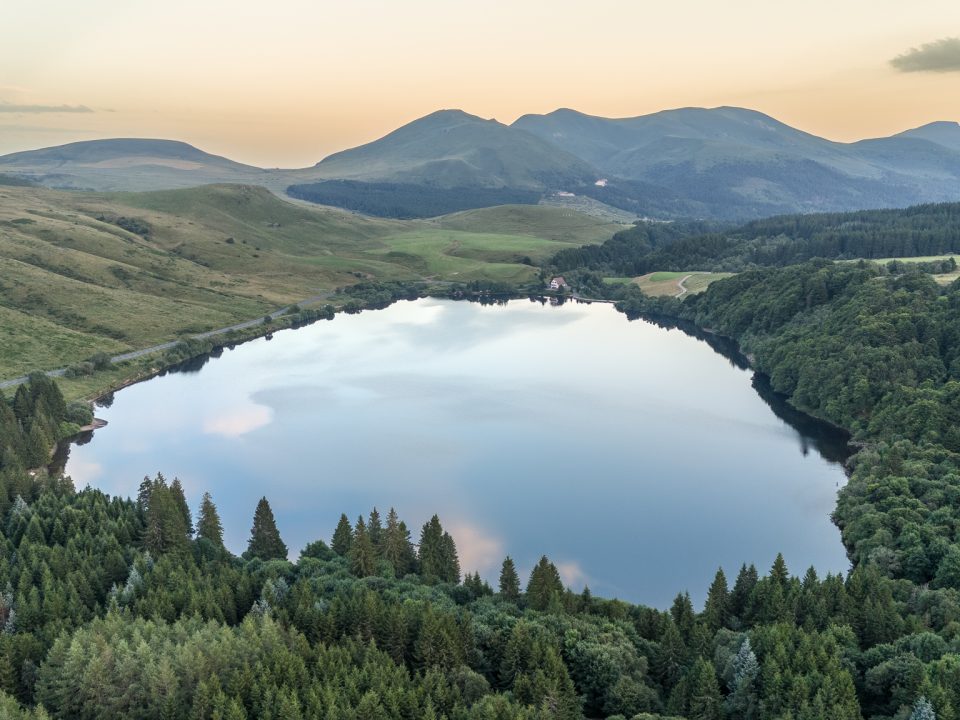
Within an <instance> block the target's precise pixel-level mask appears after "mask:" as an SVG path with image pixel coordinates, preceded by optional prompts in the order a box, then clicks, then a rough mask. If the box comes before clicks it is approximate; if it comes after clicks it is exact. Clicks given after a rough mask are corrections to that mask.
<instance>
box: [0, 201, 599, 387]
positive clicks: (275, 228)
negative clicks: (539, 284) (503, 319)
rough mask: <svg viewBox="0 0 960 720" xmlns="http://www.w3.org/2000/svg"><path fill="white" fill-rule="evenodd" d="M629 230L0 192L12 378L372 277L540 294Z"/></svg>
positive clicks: (522, 209) (220, 323)
mask: <svg viewBox="0 0 960 720" xmlns="http://www.w3.org/2000/svg"><path fill="white" fill-rule="evenodd" d="M617 229H618V226H617V225H616V224H613V223H609V222H606V221H603V220H598V219H595V218H592V217H590V216H587V215H583V214H580V213H576V212H574V211H571V210H569V209H564V208H554V207H545V206H503V207H498V208H486V209H483V210H473V211H467V212H462V213H456V214H453V215H449V216H445V217H441V218H433V219H429V220H416V221H397V220H384V219H379V218H369V217H365V216H360V215H356V214H352V213H348V212H345V211H341V210H336V209H329V208H313V207H307V206H304V205H301V204H296V203H291V202H286V201H284V200H282V199H280V198H278V197H277V196H275V195H273V194H272V193H270V192H269V191H267V190H265V189H263V188H261V187H255V186H248V185H210V186H204V187H198V188H191V189H186V190H165V191H157V192H145V193H88V192H62V191H55V190H48V189H43V188H33V187H15V186H3V187H0V380H3V379H8V378H12V377H17V376H19V375H22V374H24V373H26V372H29V371H32V370H47V369H53V368H57V367H62V366H65V365H69V364H72V363H75V362H78V361H81V360H84V359H86V358H88V357H90V355H92V354H93V353H96V352H101V351H102V352H107V353H111V354H115V353H120V352H124V351H128V350H134V349H138V348H142V347H147V346H151V345H154V344H158V343H162V342H166V341H169V340H174V339H177V338H179V337H183V336H188V335H191V334H195V333H199V332H204V331H208V330H212V329H216V328H221V327H226V326H229V325H232V324H234V323H237V322H241V321H244V320H248V319H251V318H256V317H258V316H262V315H263V314H265V313H267V312H270V311H273V310H276V309H277V308H280V307H283V306H284V305H287V304H290V303H293V302H296V301H299V300H301V299H303V298H308V297H314V296H317V295H322V294H324V293H328V292H330V291H332V290H334V289H335V288H337V287H342V286H345V285H349V284H352V283H356V282H358V281H360V280H404V281H419V280H436V281H463V282H468V281H471V280H495V281H504V282H518V283H522V282H528V281H535V280H536V278H537V275H538V272H539V268H538V267H537V265H538V263H540V262H543V261H544V260H546V259H547V258H548V257H550V256H551V255H552V254H553V253H555V252H556V251H557V250H560V249H562V248H564V247H569V246H570V245H582V244H585V243H599V242H603V241H604V240H606V239H608V238H609V237H610V236H611V235H612V234H613V233H614V232H615V231H616V230H617Z"/></svg>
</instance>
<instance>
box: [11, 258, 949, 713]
mask: <svg viewBox="0 0 960 720" xmlns="http://www.w3.org/2000/svg"><path fill="white" fill-rule="evenodd" d="M618 292H620V293H621V297H620V304H619V307H620V309H621V310H623V311H624V312H627V313H630V314H637V313H645V314H651V313H656V314H659V316H660V317H667V316H669V317H673V318H677V319H685V320H692V321H694V322H696V323H697V324H698V325H700V326H701V327H708V328H711V329H713V330H715V331H717V332H720V333H723V334H725V335H728V336H730V337H733V338H735V339H736V340H738V342H739V343H740V345H741V347H742V348H743V349H744V351H746V352H748V353H750V354H751V356H752V357H753V358H754V361H755V363H756V365H757V367H758V368H759V369H760V370H761V371H763V372H765V373H767V374H768V375H769V376H770V378H771V382H772V384H773V386H774V388H775V389H776V390H778V391H780V392H784V393H788V394H789V395H791V396H792V398H793V402H794V403H795V404H796V405H797V406H798V407H800V408H802V409H804V410H806V411H808V412H811V413H813V414H816V415H819V416H820V417H823V418H825V419H827V420H830V421H831V422H834V423H836V424H838V425H842V426H844V427H847V428H849V429H850V430H851V431H852V433H853V435H854V438H855V440H856V441H857V442H858V443H861V444H862V449H861V450H860V452H859V453H857V455H855V457H854V459H853V462H852V475H851V478H850V482H849V484H848V486H847V487H846V488H844V489H843V490H842V492H841V493H840V498H839V503H838V506H837V509H836V512H835V521H836V522H837V524H838V525H839V526H840V528H841V530H842V534H843V540H844V543H845V545H846V547H847V549H848V552H849V555H850V558H851V561H852V570H851V572H850V573H849V574H848V575H847V576H845V577H841V576H836V575H828V576H826V577H822V578H821V577H818V576H817V574H816V572H815V571H813V570H812V569H810V570H806V571H804V570H803V569H802V568H800V569H797V570H798V571H799V572H798V574H796V575H795V574H793V573H791V572H790V570H789V569H788V568H787V567H786V566H785V564H784V562H783V560H782V558H780V557H778V558H777V561H776V562H775V563H774V565H773V566H772V567H771V568H761V569H759V570H758V569H757V568H754V567H752V566H744V567H741V568H740V569H739V571H738V572H737V574H736V575H735V576H733V577H727V576H726V575H725V574H724V572H723V571H722V570H719V571H718V572H717V574H716V576H715V577H714V578H713V579H712V580H711V579H710V578H704V587H708V588H709V592H708V596H707V601H706V604H705V606H704V607H703V608H696V607H694V606H693V604H692V603H691V601H690V598H689V595H688V594H687V593H686V592H680V593H679V594H678V595H677V597H676V600H675V601H674V603H673V605H672V606H671V607H670V608H669V609H668V610H657V609H653V608H647V607H642V606H636V605H631V604H628V603H625V602H622V601H619V600H611V599H602V598H596V597H593V596H592V595H591V594H590V592H589V590H588V589H585V590H583V592H573V591H572V590H570V589H567V588H564V586H563V584H562V582H561V579H560V575H559V572H558V571H557V568H556V566H554V565H553V563H551V562H550V560H549V559H548V558H546V557H544V558H542V559H541V561H540V562H539V563H538V564H537V565H536V566H535V568H534V569H533V570H532V572H531V574H530V576H529V578H521V577H519V575H518V572H517V569H516V566H515V565H514V563H513V561H512V560H511V559H510V558H509V557H508V558H505V559H504V562H503V567H502V570H501V572H500V574H499V578H497V582H496V583H495V586H491V585H490V584H488V582H487V581H486V580H485V579H483V578H481V577H480V576H479V575H477V574H475V573H472V571H471V569H470V568H461V566H460V563H459V559H458V553H457V549H456V545H455V542H454V540H453V538H452V537H451V535H450V534H449V533H448V532H446V531H445V530H444V529H443V526H442V524H441V520H440V519H439V518H437V517H433V518H432V519H431V520H430V521H428V522H427V523H426V524H425V525H424V526H423V527H422V528H421V529H420V531H419V532H418V533H413V532H411V530H410V529H409V528H408V527H407V525H406V524H405V523H404V522H403V521H402V520H401V519H400V518H398V517H397V515H396V513H395V512H393V511H392V510H391V511H389V512H388V513H386V515H385V516H382V515H381V514H380V513H379V512H378V511H377V510H376V509H374V510H373V511H371V512H370V513H368V514H364V515H361V516H358V517H356V518H355V519H353V520H351V519H349V518H348V517H347V516H346V515H343V516H341V518H340V521H339V524H338V525H337V528H336V531H335V532H334V534H333V536H332V537H331V538H330V539H329V544H328V543H327V542H326V541H325V540H324V539H319V538H318V539H317V540H316V541H315V542H313V543H311V544H310V545H308V546H307V547H306V548H303V550H302V551H301V552H300V554H299V558H298V560H297V561H296V562H290V561H288V560H287V556H288V548H287V546H286V545H285V544H284V542H283V540H282V538H281V537H280V533H279V532H278V530H277V526H276V523H275V521H274V518H273V513H272V511H271V509H270V505H269V501H268V499H267V498H263V499H262V500H261V501H260V503H259V504H258V506H257V507H256V508H255V512H254V513H253V520H252V528H251V534H250V540H249V544H248V548H247V551H246V552H245V553H243V555H242V556H241V557H237V556H234V555H232V554H231V553H230V552H228V551H227V550H226V548H225V547H224V546H223V527H222V523H221V521H220V519H219V517H218V515H217V510H216V505H215V503H214V500H213V498H211V497H210V496H209V495H204V497H203V498H202V499H201V500H200V503H199V513H198V514H197V516H196V517H194V516H192V514H191V512H190V509H189V506H188V503H187V500H186V498H185V496H184V493H183V488H182V486H181V484H180V482H179V481H178V480H176V479H173V480H167V479H166V478H164V477H163V476H160V475H158V476H157V477H155V478H152V479H150V478H145V479H144V481H143V482H142V483H141V485H140V488H139V492H138V494H137V497H136V499H131V500H125V499H121V498H111V497H109V496H107V495H104V494H103V493H102V492H100V491H97V490H92V489H89V488H88V489H84V490H81V491H77V490H75V489H74V488H73V487H72V485H71V483H70V482H69V481H68V480H64V479H60V478H57V477H52V476H49V475H47V474H46V473H45V472H44V471H42V470H41V471H39V472H33V473H31V472H28V471H27V468H29V467H31V466H36V465H37V462H36V460H37V459H38V458H40V459H42V456H43V454H42V453H40V450H39V448H40V447H41V445H40V443H41V442H42V443H45V444H44V445H43V447H45V448H49V443H50V441H51V440H52V439H54V438H56V437H60V436H61V433H63V432H67V431H69V429H70V427H69V425H64V423H69V422H70V420H69V418H70V413H71V408H69V407H67V406H66V405H65V403H63V401H62V398H61V397H60V396H59V392H58V390H57V387H56V385H55V384H54V383H53V382H51V381H49V380H47V379H45V378H42V377H39V376H37V377H34V378H33V379H32V381H31V383H30V384H28V385H25V386H22V387H21V388H20V389H18V390H17V393H16V394H15V395H14V397H13V398H11V399H9V400H5V401H4V402H3V403H0V413H2V414H3V432H4V448H5V449H4V454H3V470H2V482H3V488H2V489H3V492H2V493H0V503H2V504H3V508H2V509H3V518H4V520H3V526H2V527H3V531H4V551H3V556H2V558H0V587H2V588H5V589H4V590H3V593H2V596H0V625H2V627H3V632H2V634H0V690H2V695H0V708H3V712H5V713H6V715H7V716H9V717H13V718H16V717H23V718H43V717H55V718H127V717H143V718H184V719H186V718H231V719H234V718H313V717H324V718H357V719H358V720H360V719H364V720H365V719H366V718H398V719H399V718H403V719H407V718H444V717H445V718H451V719H452V718H571V719H574V718H584V717H586V718H600V717H606V718H641V719H643V718H656V717H676V718H691V719H693V718H696V719H698V720H699V719H720V718H756V719H758V720H761V719H762V720H767V719H770V720H773V719H786V718H791V719H796V720H808V719H809V720H814V719H819V718H841V719H845V718H849V719H851V720H856V719H857V718H863V719H864V720H867V719H876V720H880V719H881V718H903V719H904V720H907V719H908V718H926V717H937V718H941V719H946V720H950V719H951V718H956V717H957V713H958V710H960V654H958V651H960V594H958V588H960V535H958V528H960V512H958V509H957V508H958V507H960V455H958V453H960V435H957V431H956V418H957V413H958V412H960V400H958V399H957V398H960V392H958V390H957V388H956V387H954V386H955V385H956V386H958V387H960V378H958V377H957V376H958V374H960V359H958V358H960V320H958V319H957V318H958V314H957V309H958V306H960V287H956V286H954V287H949V288H940V287H938V286H937V285H936V284H935V283H934V282H933V281H932V280H931V279H930V278H929V277H928V276H925V275H922V274H920V273H911V274H907V275H902V276H891V275H889V273H886V272H884V271H882V270H881V269H879V268H877V267H876V266H873V265H870V264H866V263H864V264H860V265H858V264H856V263H853V264H851V263H843V264H833V263H828V262H823V261H817V262H811V263H807V264H805V265H801V266H794V267H789V268H783V269H767V270H756V271H751V272H747V273H743V274H741V275H739V276H737V277H734V278H731V279H728V280H725V281H719V282H717V283H714V285H712V286H711V288H710V289H709V290H708V291H707V292H706V293H704V294H703V295H699V296H695V297H692V298H690V299H688V300H686V301H683V302H680V301H676V300H669V299H655V300H651V299H648V298H645V297H644V296H642V295H640V294H639V293H638V292H635V291H633V290H632V289H630V288H627V289H620V290H619V291H618ZM74 410H75V409H74ZM38 427H39V428H41V429H42V430H43V433H44V434H43V437H42V438H41V437H40V436H39V432H40V431H39V430H36V429H35V428H38ZM58 427H60V428H62V430H56V429H55V428H58ZM34 434H35V435H36V443H35V447H33V448H31V442H30V438H31V435H34ZM41 464H42V463H41ZM252 510H254V509H252ZM628 558H629V552H625V554H624V572H630V567H629V559H628ZM490 580H493V578H491V579H490ZM931 713H932V714H931Z"/></svg>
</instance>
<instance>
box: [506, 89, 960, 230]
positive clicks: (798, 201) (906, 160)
mask: <svg viewBox="0 0 960 720" xmlns="http://www.w3.org/2000/svg"><path fill="white" fill-rule="evenodd" d="M513 127H515V128H518V129H521V130H525V131H526V132H529V133H531V134H533V135H537V136H538V137H540V138H541V139H543V140H545V141H548V142H552V143H554V144H555V145H557V146H558V147H559V148H561V149H563V150H566V151H567V152H569V153H572V154H574V155H577V156H578V157H580V158H582V159H584V160H586V161H587V162H590V163H591V164H593V165H594V166H595V167H597V168H598V169H599V170H600V171H601V172H602V173H603V174H604V175H606V176H607V178H608V182H607V183H606V187H598V188H597V189H591V188H582V189H581V192H585V193H586V194H589V195H591V196H592V197H595V198H596V199H599V200H602V201H605V202H609V203H610V204H613V205H618V206H624V204H625V203H626V204H630V203H632V204H634V205H635V206H636V207H635V208H634V209H636V210H637V211H638V212H649V213H650V214H657V213H658V212H661V213H665V214H667V215H684V214H689V215H695V216H704V217H721V218H746V217H759V216H762V215H771V214H776V213H786V212H816V211H843V210H852V209H858V208H871V207H897V206H905V205H910V204H914V203H920V202H932V201H944V200H951V199H953V200H956V199H960V129H958V128H957V126H956V124H954V123H934V124H933V125H928V126H925V127H924V128H918V129H917V130H914V131H908V132H907V133H903V134H901V135H899V136H894V137H890V138H879V139H875V140H866V141H861V142H858V143H838V142H832V141H830V140H826V139H824V138H820V137H817V136H815V135H811V134H809V133H806V132H803V131H800V130H797V129H795V128H792V127H790V126H789V125H786V124H784V123H782V122H780V121H778V120H776V119H774V118H771V117H769V116H768V115H764V114H763V113H759V112H756V111H753V110H746V109H743V108H733V107H720V108H713V109H706V108H681V109H678V110H667V111H663V112H658V113H654V114H652V115H644V116H640V117H634V118H622V119H610V118H600V117H593V116H589V115H584V114H583V113H579V112H576V111H574V110H569V109H561V110H556V111H554V112H552V113H549V114H547V115H525V116H523V117H521V118H519V119H518V120H517V121H516V122H514V124H513ZM955 144H956V145H955Z"/></svg>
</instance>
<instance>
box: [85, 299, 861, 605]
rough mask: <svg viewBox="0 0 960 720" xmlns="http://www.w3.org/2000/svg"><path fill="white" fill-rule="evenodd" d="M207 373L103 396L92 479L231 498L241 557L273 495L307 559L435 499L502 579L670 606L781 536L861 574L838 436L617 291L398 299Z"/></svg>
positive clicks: (815, 560)
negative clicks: (356, 524) (311, 549)
mask: <svg viewBox="0 0 960 720" xmlns="http://www.w3.org/2000/svg"><path fill="white" fill-rule="evenodd" d="M198 365H201V367H200V368H199V369H196V368H195V369H194V370H193V371H189V372H176V373H169V374H166V375H164V376H162V377H158V378H155V379H153V380H150V381H148V382H144V383H141V384H139V385H134V386H132V387H130V388H127V389H125V390H122V391H120V392H118V393H117V394H116V397H115V399H114V401H113V403H112V405H111V406H110V407H107V408H100V409H99V410H98V411H97V416H98V417H102V418H103V419H105V420H107V421H109V425H108V426H107V427H106V428H103V429H102V430H98V431H96V433H95V434H94V437H93V439H92V441H90V442H88V443H85V444H82V445H77V446H74V447H73V448H72V449H71V451H70V457H69V460H68V462H67V467H66V470H67V473H68V474H70V475H71V476H72V477H73V479H74V482H75V483H76V485H77V487H82V486H84V485H86V484H88V483H89V484H90V485H92V486H95V487H98V488H101V489H103V490H104V491H106V492H109V493H112V494H120V495H124V496H132V495H135V494H136V491H137V485H138V484H139V482H140V480H141V479H142V478H143V476H144V475H146V474H149V475H151V476H152V475H154V474H155V473H156V472H157V471H161V472H163V474H164V475H166V476H167V477H168V478H173V477H174V476H177V477H179V478H180V479H181V481H182V482H183V485H184V487H185V489H186V492H187V497H188V500H189V501H190V504H191V506H193V507H194V508H196V507H197V505H198V504H199V500H200V496H201V495H202V493H203V492H204V491H205V490H209V491H210V492H211V493H212V494H213V498H214V501H215V502H216V503H217V506H218V507H219V510H220V514H221V517H222V519H223V522H224V525H225V539H226V542H227V545H228V547H230V549H231V550H233V551H234V552H238V553H239V552H241V551H243V550H244V549H245V546H246V541H247V538H248V536H249V531H250V524H251V519H252V516H253V510H254V507H255V505H256V502H257V500H258V499H259V498H260V496H261V495H266V496H267V497H268V499H269V500H270V503H271V505H272V507H273V510H274V513H275V514H276V517H277V523H278V525H279V528H280V531H281V534H282V535H283V538H284V540H285V541H286V542H287V545H288V546H289V547H290V550H291V557H292V558H296V556H297V554H298V552H299V550H300V549H301V548H302V547H303V546H304V545H305V544H306V543H307V542H310V541H312V540H314V539H317V538H323V539H324V540H327V541H328V542H329V539H330V536H331V534H332V532H333V529H334V526H335V525H336V522H337V519H338V518H339V516H340V513H341V512H346V513H347V514H348V515H349V516H350V517H351V518H354V519H355V518H356V516H357V515H358V514H359V513H364V514H366V513H367V512H369V510H370V508H371V507H372V506H374V505H375V506H377V507H378V508H379V509H380V511H381V513H382V514H384V515H385V514H386V510H387V509H388V508H389V507H390V506H391V505H392V506H394V507H396V509H397V511H398V512H399V513H400V516H401V517H402V518H403V519H405V520H406V521H407V524H408V525H409V526H410V527H411V529H412V530H414V534H415V535H419V527H420V525H421V524H422V523H423V522H424V521H425V520H426V519H427V518H429V516H430V515H431V514H433V513H435V512H436V513H438V514H439V515H440V518H441V521H442V522H443V524H444V526H445V527H447V528H448V529H449V530H450V531H451V533H452V534H453V536H454V538H455V539H456V541H457V546H458V549H459V552H460V558H461V565H462V567H463V569H464V571H473V570H479V571H480V573H481V574H482V575H483V576H484V577H486V578H487V579H489V580H490V581H491V583H495V581H496V578H497V575H498V572H499V567H500V563H501V561H502V559H503V557H504V555H506V554H508V553H509V554H510V555H512V556H513V558H514V559H515V560H516V562H517V564H518V567H519V569H520V571H521V573H522V574H523V577H524V578H525V577H526V574H527V573H529V570H530V569H531V568H532V566H533V564H534V563H535V562H536V560H537V559H538V558H539V557H540V555H541V554H546V555H548V556H549V557H550V559H551V560H553V561H554V562H555V563H556V564H557V566H558V567H559V568H560V570H561V573H562V575H563V577H564V580H565V581H566V582H567V583H568V584H569V585H570V586H572V587H573V588H574V589H576V590H578V591H579V590H580V589H581V588H582V587H583V585H584V584H585V583H586V584H588V585H589V586H590V589H591V591H593V593H594V594H597V595H602V596H606V597H612V596H617V597H620V598H623V599H627V600H630V601H634V602H642V603H646V604H651V605H655V606H659V607H665V606H667V605H668V604H669V603H670V601H671V600H672V598H673V596H674V595H675V594H676V593H677V592H678V591H681V590H685V589H686V590H689V591H690V593H691V595H692V596H693V598H694V600H695V602H698V603H699V602H701V601H702V599H703V598H704V596H705V594H706V588H707V586H708V585H709V583H710V581H711V580H712V578H713V574H714V572H715V571H716V569H717V567H718V566H723V567H724V569H725V571H726V573H727V576H728V578H729V579H730V582H731V583H732V581H733V577H734V576H735V575H736V573H737V570H738V569H739V567H740V564H741V563H743V562H748V563H749V562H753V563H756V564H757V566H758V568H760V569H761V571H765V570H766V569H767V568H768V567H769V566H770V564H771V563H772V561H773V559H774V556H775V555H776V553H777V552H778V551H782V552H783V554H784V557H785V558H786V560H787V563H788V566H789V567H790V569H791V571H792V572H794V573H795V574H801V573H802V572H803V571H804V570H805V569H806V568H807V567H809V566H810V565H813V566H814V567H816V568H817V570H818V571H819V572H821V574H824V573H826V572H828V571H833V572H838V571H845V570H846V569H847V567H848V564H847V560H846V557H845V554H844V550H843V547H842V545H841V543H840V535H839V532H838V531H837V529H836V528H835V527H834V526H833V525H832V524H831V522H830V519H829V515H830V512H831V511H832V509H833V507H834V503H835V499H836V492H837V488H838V486H840V485H842V484H843V483H844V482H845V476H844V473H843V470H842V467H841V465H840V464H839V463H838V462H837V460H838V458H839V457H841V456H842V452H843V451H842V448H838V447H837V442H838V441H837V438H835V437H833V438H831V436H830V434H829V433H823V429H822V428H819V427H817V426H816V425H815V424H804V418H803V417H802V416H798V415H797V414H796V413H794V414H792V415H791V414H790V412H789V408H785V407H784V406H783V403H782V401H781V400H779V399H778V398H776V397H774V396H772V395H771V393H769V390H767V389H766V387H765V386H764V385H763V384H762V383H759V384H757V383H755V382H753V381H752V380H753V373H752V372H750V371H748V370H744V369H742V368H741V367H738V366H737V363H736V362H733V361H731V360H730V359H728V358H727V357H724V356H723V355H721V354H719V353H718V352H716V351H715V350H714V349H712V348H711V347H710V345H708V344H707V343H706V342H703V341H702V340H700V339H697V338H695V337H692V336H690V335H687V334H685V333H683V332H681V331H679V330H675V329H672V330H668V329H663V328H660V327H657V326H655V325H652V324H649V323H646V322H643V321H634V322H630V321H628V320H627V319H626V318H625V317H624V316H623V315H622V314H619V313H617V312H616V311H615V310H614V309H613V308H612V307H610V306H609V305H599V304H598V305H584V304H574V303H566V304H564V305H562V306H559V307H555V306H550V305H544V304H542V303H540V302H531V301H527V300H523V301H512V302H510V303H508V304H506V305H497V306H481V305H479V304H476V303H467V302H451V301H441V300H429V299H428V300H419V301H416V302H401V303H397V304H395V305H393V306H391V307H389V308H387V309H386V310H380V311H371V312H364V313H361V314H359V315H352V316H346V315H340V316H338V317H337V318H336V319H335V320H334V321H332V322H321V323H318V324H315V325H312V326H310V327H307V328H302V329H299V330H290V331H282V332H279V333H277V334H276V335H275V336H274V337H273V339H272V340H269V341H268V340H265V339H261V340H256V341H253V342H250V343H247V344H244V345H241V346H239V347H237V348H236V349H234V350H226V351H224V352H223V354H222V356H220V357H218V358H213V359H211V360H210V361H209V362H207V363H205V364H198ZM755 385H756V387H755ZM758 391H759V392H758ZM828 458H832V459H828Z"/></svg>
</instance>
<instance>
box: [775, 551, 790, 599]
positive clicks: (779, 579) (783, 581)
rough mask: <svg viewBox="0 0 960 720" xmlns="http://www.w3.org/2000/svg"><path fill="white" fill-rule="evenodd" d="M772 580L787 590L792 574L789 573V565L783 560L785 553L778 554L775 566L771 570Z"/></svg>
mask: <svg viewBox="0 0 960 720" xmlns="http://www.w3.org/2000/svg"><path fill="white" fill-rule="evenodd" d="M770 578H771V579H772V580H773V581H774V582H776V583H777V584H778V585H780V587H782V588H783V589H784V590H785V589H786V587H787V581H788V580H789V579H790V573H789V572H788V571H787V563H786V562H785V561H784V559H783V553H777V557H776V559H775V560H774V561H773V566H772V567H771V568H770Z"/></svg>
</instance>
